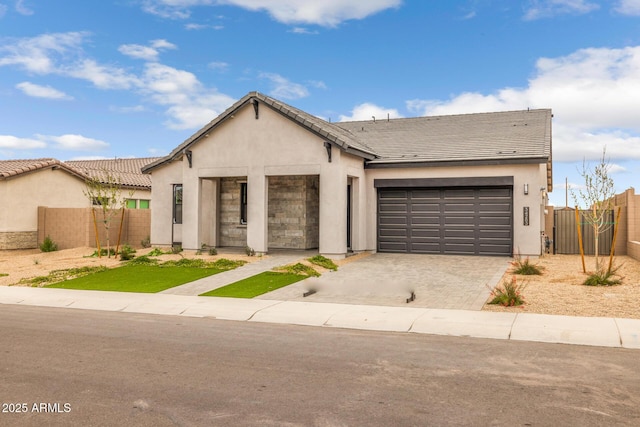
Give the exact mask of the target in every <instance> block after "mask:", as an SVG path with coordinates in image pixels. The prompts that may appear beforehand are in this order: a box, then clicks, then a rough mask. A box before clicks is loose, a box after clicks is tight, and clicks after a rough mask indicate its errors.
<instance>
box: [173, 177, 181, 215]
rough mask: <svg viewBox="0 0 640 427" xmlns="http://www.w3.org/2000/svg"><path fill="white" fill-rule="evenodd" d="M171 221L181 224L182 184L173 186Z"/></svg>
mask: <svg viewBox="0 0 640 427" xmlns="http://www.w3.org/2000/svg"><path fill="white" fill-rule="evenodd" d="M173 223H174V224H182V184H175V185H174V186H173Z"/></svg>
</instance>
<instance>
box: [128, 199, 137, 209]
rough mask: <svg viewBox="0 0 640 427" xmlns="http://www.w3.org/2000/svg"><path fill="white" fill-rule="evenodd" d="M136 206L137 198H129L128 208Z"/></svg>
mask: <svg viewBox="0 0 640 427" xmlns="http://www.w3.org/2000/svg"><path fill="white" fill-rule="evenodd" d="M135 208H136V199H127V209H135Z"/></svg>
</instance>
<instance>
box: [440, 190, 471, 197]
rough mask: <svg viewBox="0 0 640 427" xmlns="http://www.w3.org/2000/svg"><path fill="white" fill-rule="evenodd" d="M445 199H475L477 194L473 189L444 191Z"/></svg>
mask: <svg viewBox="0 0 640 427" xmlns="http://www.w3.org/2000/svg"><path fill="white" fill-rule="evenodd" d="M442 191H443V192H444V198H445V199H474V198H475V192H474V190H473V189H464V190H461V189H444V190H442Z"/></svg>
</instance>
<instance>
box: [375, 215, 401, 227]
mask: <svg viewBox="0 0 640 427" xmlns="http://www.w3.org/2000/svg"><path fill="white" fill-rule="evenodd" d="M378 221H379V224H380V225H381V226H385V225H402V226H405V227H406V226H407V224H408V222H407V217H406V216H380V217H379V219H378Z"/></svg>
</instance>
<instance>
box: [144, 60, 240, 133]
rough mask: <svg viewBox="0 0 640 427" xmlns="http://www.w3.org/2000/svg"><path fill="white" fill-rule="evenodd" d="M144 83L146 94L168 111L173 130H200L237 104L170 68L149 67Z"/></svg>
mask: <svg viewBox="0 0 640 427" xmlns="http://www.w3.org/2000/svg"><path fill="white" fill-rule="evenodd" d="M143 81H144V89H143V91H144V92H145V93H147V94H148V95H149V96H150V97H151V99H152V100H153V101H154V102H156V103H157V104H159V105H165V106H168V107H169V108H168V109H167V111H166V113H167V115H168V116H169V117H170V120H169V121H168V122H167V123H166V125H167V126H168V127H169V128H171V129H193V128H198V127H200V126H202V125H204V124H205V123H207V122H209V121H210V120H212V119H213V118H214V117H216V116H217V115H218V114H220V113H221V112H222V111H224V109H225V108H227V107H228V106H229V105H231V104H232V103H233V102H234V99H233V98H231V97H229V96H227V95H224V94H221V93H219V92H218V91H216V90H215V89H211V88H206V87H204V86H203V85H202V83H201V82H200V81H199V80H198V79H197V77H196V76H195V75H194V74H192V73H190V72H188V71H184V70H178V69H176V68H173V67H169V66H167V65H162V64H157V63H150V64H147V66H146V69H145V73H144V76H143Z"/></svg>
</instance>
